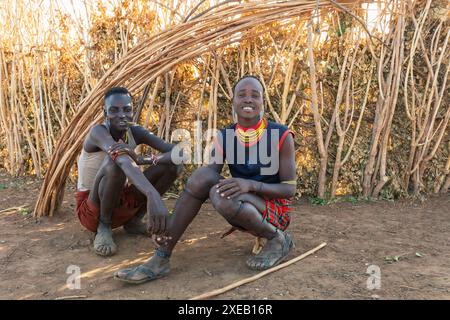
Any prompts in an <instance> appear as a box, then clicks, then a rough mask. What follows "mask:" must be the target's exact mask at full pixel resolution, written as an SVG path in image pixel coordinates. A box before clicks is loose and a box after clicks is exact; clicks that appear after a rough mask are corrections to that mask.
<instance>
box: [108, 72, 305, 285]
mask: <svg viewBox="0 0 450 320" xmlns="http://www.w3.org/2000/svg"><path fill="white" fill-rule="evenodd" d="M233 111H234V113H235V115H236V116H237V123H235V124H233V125H231V126H229V127H228V128H225V129H226V130H225V129H223V130H221V131H220V132H221V134H220V135H219V137H218V138H219V139H217V143H216V147H215V148H214V151H213V153H214V158H213V160H215V161H213V162H212V163H211V164H209V165H208V166H206V167H202V168H199V169H197V170H196V171H195V172H194V173H193V174H192V176H191V177H190V178H189V180H188V182H187V185H186V188H185V190H184V192H183V193H182V194H181V196H180V198H179V199H178V201H177V203H176V205H175V209H174V213H173V216H172V217H171V221H170V225H169V228H168V232H167V235H168V237H167V238H164V237H163V241H161V242H160V243H159V247H158V248H157V249H156V250H155V254H154V255H153V257H151V258H150V259H149V260H148V261H147V262H145V263H144V264H143V265H140V266H138V267H136V268H127V269H123V270H120V271H118V272H117V273H116V274H115V278H116V279H119V280H122V281H125V282H129V283H142V282H145V281H149V280H152V279H156V278H160V277H162V276H165V275H167V274H168V273H169V271H170V267H169V258H170V255H171V253H172V250H173V248H174V247H175V245H176V243H177V241H178V239H179V238H180V237H181V235H182V234H183V232H184V231H185V230H186V228H187V226H188V225H189V224H190V223H191V221H192V220H193V219H194V217H195V216H196V214H197V213H198V212H199V210H200V207H201V206H202V204H203V202H204V201H205V200H206V199H207V198H208V197H209V199H210V200H211V202H212V204H213V206H214V208H215V209H216V210H217V211H218V213H219V214H220V215H222V216H223V217H224V218H225V219H226V220H227V221H228V222H229V223H230V224H231V225H232V226H233V227H234V228H235V229H240V230H243V231H247V232H250V233H252V234H254V235H255V236H258V237H261V238H265V239H267V243H266V245H265V246H264V248H263V249H262V250H261V251H260V252H259V253H258V254H256V255H255V256H251V257H250V258H249V259H248V260H247V265H248V266H249V267H250V268H251V269H254V270H264V269H268V268H271V267H273V266H275V265H276V264H278V263H280V262H281V261H282V260H284V259H285V258H286V257H287V255H288V253H289V252H290V250H291V248H292V247H293V242H292V239H291V237H290V235H289V234H288V233H286V232H285V230H286V228H287V227H288V225H289V221H290V217H289V211H290V202H291V199H292V198H293V196H294V195H295V192H296V169H295V149H294V139H293V137H292V135H291V134H289V133H290V130H289V129H288V128H287V127H286V126H283V125H280V124H277V123H274V122H270V121H267V120H266V119H265V118H263V115H264V111H263V86H262V85H261V83H260V82H259V80H258V79H257V78H255V77H252V76H246V77H243V78H241V79H240V80H239V81H238V82H237V84H236V86H235V88H234V90H233ZM239 150H240V151H239ZM233 151H234V152H233ZM266 151H267V152H266ZM217 152H219V154H218V153H217ZM265 155H268V156H269V157H268V158H269V159H270V162H271V163H273V164H275V166H274V167H273V168H272V169H271V168H270V167H271V165H269V164H268V162H267V161H266V160H267V159H264V157H265ZM242 159H244V161H243V160H242ZM220 160H226V162H227V163H228V166H229V169H230V173H231V175H232V178H230V179H224V178H223V177H222V176H221V175H220V172H221V171H222V168H223V161H220Z"/></svg>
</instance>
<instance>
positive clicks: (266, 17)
mask: <svg viewBox="0 0 450 320" xmlns="http://www.w3.org/2000/svg"><path fill="white" fill-rule="evenodd" d="M338 2H339V5H337V7H338V9H339V8H341V9H342V6H345V7H347V8H349V6H351V5H357V4H359V3H361V2H362V1H350V0H341V1H338ZM318 6H319V7H320V8H321V9H322V8H326V7H332V6H336V3H335V2H334V1H317V0H296V1H295V0H294V1H279V2H275V1H261V2H252V3H244V4H227V5H226V7H224V6H219V7H217V8H214V9H212V10H210V11H206V12H205V13H204V14H201V15H198V16H197V17H195V18H193V19H192V20H191V21H188V22H185V23H183V24H180V25H178V26H176V27H174V28H171V29H169V30H166V31H164V32H162V33H160V34H158V35H156V36H154V37H152V38H150V39H148V40H146V41H143V42H142V43H140V44H138V45H137V46H135V47H134V48H133V49H132V50H130V51H129V53H128V54H127V55H126V56H124V57H123V58H122V59H121V60H120V61H118V62H117V63H116V64H115V65H113V66H112V67H111V68H110V69H109V70H108V71H107V72H106V74H105V75H104V76H103V77H102V79H101V80H100V81H99V82H98V84H97V86H96V87H95V88H94V89H93V90H92V92H90V94H89V95H88V96H87V97H86V98H85V99H84V100H83V101H82V102H81V103H80V105H79V106H78V112H77V113H76V115H75V116H74V117H73V119H72V121H71V123H70V124H69V125H68V126H67V128H66V129H65V131H64V132H63V133H62V135H61V137H60V139H59V142H58V143H57V145H56V147H55V151H54V153H53V156H52V159H51V161H50V163H49V167H48V170H47V173H46V174H45V177H44V182H43V185H42V188H41V190H40V194H39V197H38V200H37V203H36V206H35V210H34V216H46V215H49V216H52V215H53V214H54V212H55V211H56V210H57V209H58V207H59V205H60V202H61V199H62V195H63V191H64V186H65V181H66V179H67V177H68V174H69V172H70V169H71V167H72V165H73V163H74V161H75V160H76V158H77V156H78V154H79V152H80V150H81V146H82V144H83V141H84V138H85V136H86V134H87V133H88V131H89V129H90V128H91V127H92V125H93V124H96V123H100V122H101V121H102V119H103V113H102V105H103V96H104V92H105V90H107V89H108V88H110V87H113V86H126V87H127V88H128V89H129V90H130V91H131V92H132V93H133V94H134V95H139V94H140V93H141V92H142V91H143V89H144V88H145V86H146V85H147V84H148V83H151V82H152V81H153V80H155V79H156V78H157V77H158V76H160V75H162V74H164V73H165V72H167V71H169V70H171V69H172V68H173V67H174V66H175V65H177V64H178V63H180V62H183V61H185V60H188V59H192V58H195V57H198V56H199V55H201V54H203V53H205V52H209V51H213V50H215V49H217V48H219V47H223V46H227V45H229V44H231V43H235V42H238V41H242V40H244V39H249V38H251V37H254V36H256V35H257V34H256V33H255V32H254V29H255V27H258V32H264V31H265V30H269V29H270V25H269V24H270V23H273V22H277V21H283V20H284V19H290V18H294V17H300V16H302V15H304V14H309V13H311V12H312V11H313V10H315V9H317V8H318ZM265 26H266V27H265Z"/></svg>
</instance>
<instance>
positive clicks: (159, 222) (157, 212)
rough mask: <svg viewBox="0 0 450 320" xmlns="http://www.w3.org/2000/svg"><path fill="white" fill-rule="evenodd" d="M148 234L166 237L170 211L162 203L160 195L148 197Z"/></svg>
mask: <svg viewBox="0 0 450 320" xmlns="http://www.w3.org/2000/svg"><path fill="white" fill-rule="evenodd" d="M147 212H148V228H147V230H148V232H149V233H150V234H152V235H165V233H166V231H167V227H168V223H167V222H168V217H169V211H168V210H167V208H166V206H165V205H164V203H163V202H162V200H161V198H160V197H159V194H158V195H157V196H156V197H147Z"/></svg>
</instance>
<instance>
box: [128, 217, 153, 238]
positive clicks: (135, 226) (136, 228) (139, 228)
mask: <svg viewBox="0 0 450 320" xmlns="http://www.w3.org/2000/svg"><path fill="white" fill-rule="evenodd" d="M123 228H124V229H125V231H126V232H128V233H130V234H143V235H148V231H147V225H146V223H144V222H142V219H141V218H139V217H134V218H133V219H131V220H130V221H128V222H127V223H126V224H125V225H124V226H123Z"/></svg>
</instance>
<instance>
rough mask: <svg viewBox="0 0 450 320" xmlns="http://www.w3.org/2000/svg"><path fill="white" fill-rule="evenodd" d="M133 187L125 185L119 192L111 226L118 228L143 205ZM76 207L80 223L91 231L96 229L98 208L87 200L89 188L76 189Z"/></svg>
mask: <svg viewBox="0 0 450 320" xmlns="http://www.w3.org/2000/svg"><path fill="white" fill-rule="evenodd" d="M135 190H136V189H135V188H133V187H132V186H125V187H124V188H123V189H122V192H121V194H120V202H119V206H118V207H117V208H114V209H113V214H112V225H111V228H113V229H114V228H118V227H120V226H123V225H124V224H126V223H127V222H128V221H129V220H131V219H132V218H133V217H134V216H135V215H136V213H138V211H139V209H140V208H141V207H142V206H143V205H145V203H143V202H142V201H139V197H137V195H136V192H135ZM75 198H76V202H77V208H76V210H75V212H76V214H77V215H78V219H79V220H80V222H81V224H82V225H83V226H84V227H85V228H86V229H88V230H90V231H92V232H96V231H97V227H98V219H99V216H100V208H99V207H97V205H96V204H95V203H94V202H92V201H91V200H89V190H87V191H77V192H76V193H75Z"/></svg>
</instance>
